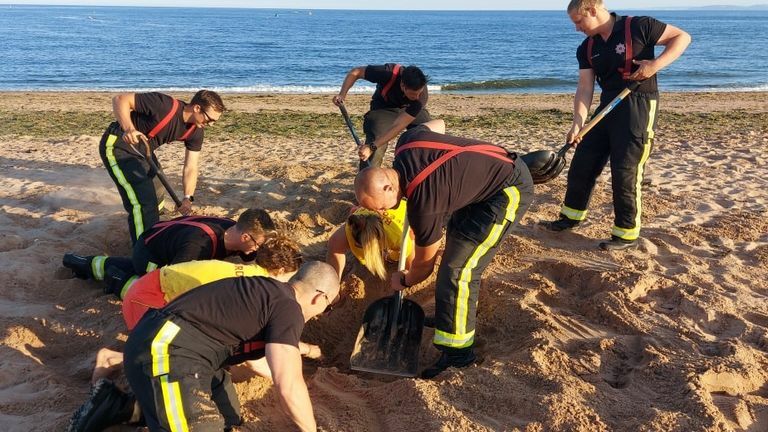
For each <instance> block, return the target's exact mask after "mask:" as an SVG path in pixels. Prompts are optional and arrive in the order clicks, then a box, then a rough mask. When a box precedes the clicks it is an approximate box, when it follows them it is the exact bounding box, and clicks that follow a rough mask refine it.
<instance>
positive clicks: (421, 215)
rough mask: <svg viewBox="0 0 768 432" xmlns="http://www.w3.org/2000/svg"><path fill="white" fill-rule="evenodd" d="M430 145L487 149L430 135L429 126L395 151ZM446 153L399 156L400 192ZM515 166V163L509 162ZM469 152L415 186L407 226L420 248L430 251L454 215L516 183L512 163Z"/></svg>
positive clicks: (468, 141) (422, 151)
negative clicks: (407, 146)
mask: <svg viewBox="0 0 768 432" xmlns="http://www.w3.org/2000/svg"><path fill="white" fill-rule="evenodd" d="M414 141H429V142H437V143H448V144H454V145H458V146H461V147H465V146H468V145H473V144H488V143H487V142H484V141H478V140H473V139H468V138H460V137H455V136H451V135H444V134H439V133H436V132H432V131H431V130H429V128H427V127H426V126H417V127H414V128H413V129H411V130H409V131H407V132H405V133H403V135H401V136H400V140H398V143H397V148H400V147H401V146H403V145H405V144H407V143H410V142H414ZM445 153H446V150H434V149H420V148H415V149H409V150H406V151H404V152H402V153H400V154H398V155H396V156H395V160H394V162H393V164H392V168H394V169H395V170H396V171H397V172H398V173H399V174H400V190H402V191H403V192H405V190H406V187H407V185H408V183H410V182H411V181H412V180H413V178H414V177H416V176H417V175H418V174H419V173H420V172H421V171H422V170H423V169H424V168H426V167H427V166H428V165H429V164H430V163H432V162H433V161H435V160H436V159H438V158H439V157H440V156H442V155H443V154H445ZM510 162H511V159H510ZM510 162H505V161H503V160H500V159H497V158H494V157H490V156H486V155H483V154H478V153H472V152H465V153H461V154H459V155H458V156H455V157H453V158H451V159H449V160H448V161H447V162H446V163H444V164H442V165H441V166H440V167H439V168H437V169H436V170H435V171H433V172H432V173H431V174H430V175H429V176H428V177H427V178H426V179H425V180H424V181H423V182H422V183H421V184H419V185H418V186H416V188H415V189H414V191H413V194H412V195H411V196H410V197H409V198H408V222H410V225H411V229H413V232H414V234H415V237H416V238H415V241H416V245H417V246H421V247H425V246H429V245H431V244H433V243H435V242H437V241H439V240H440V238H441V237H442V236H443V222H444V221H445V219H446V217H447V216H448V215H450V214H451V213H453V212H455V211H456V210H459V209H461V208H463V207H466V206H467V205H469V204H473V203H477V202H481V201H485V200H486V199H488V198H490V197H491V196H493V195H494V194H496V193H497V192H498V191H500V190H502V189H504V188H505V187H508V186H511V185H512V183H513V181H514V173H515V166H514V164H513V163H510Z"/></svg>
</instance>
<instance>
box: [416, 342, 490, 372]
mask: <svg viewBox="0 0 768 432" xmlns="http://www.w3.org/2000/svg"><path fill="white" fill-rule="evenodd" d="M476 360H477V356H476V355H475V350H474V349H473V348H471V347H470V348H462V349H456V348H446V349H445V350H444V351H443V353H442V354H441V355H440V359H438V360H437V363H435V364H433V365H432V366H430V367H428V368H426V369H424V370H423V371H422V372H421V377H422V378H426V379H430V378H434V377H436V376H438V375H439V374H440V373H441V372H443V371H444V370H446V369H448V368H449V367H455V368H463V367H467V366H469V365H471V364H472V363H474V362H475V361H476Z"/></svg>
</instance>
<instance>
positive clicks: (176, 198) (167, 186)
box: [141, 138, 181, 207]
mask: <svg viewBox="0 0 768 432" xmlns="http://www.w3.org/2000/svg"><path fill="white" fill-rule="evenodd" d="M141 142H142V143H143V144H144V150H145V151H146V159H147V163H148V164H149V166H150V167H151V168H152V169H153V170H154V171H155V173H156V174H157V178H159V179H160V183H162V184H163V187H165V190H166V191H168V195H170V196H171V199H172V200H173V202H174V203H175V204H176V207H181V200H180V199H179V196H178V195H176V192H174V191H173V187H171V183H170V182H169V181H168V178H167V177H165V173H163V172H162V171H160V168H158V166H157V164H156V163H155V161H154V159H152V150H151V147H150V146H149V142H147V140H146V138H141Z"/></svg>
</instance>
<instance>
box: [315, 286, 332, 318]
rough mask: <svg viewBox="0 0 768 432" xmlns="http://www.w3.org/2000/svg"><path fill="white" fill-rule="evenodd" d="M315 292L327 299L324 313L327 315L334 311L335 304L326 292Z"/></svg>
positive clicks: (317, 290)
mask: <svg viewBox="0 0 768 432" xmlns="http://www.w3.org/2000/svg"><path fill="white" fill-rule="evenodd" d="M315 292H316V293H318V294H320V295H322V296H323V298H325V303H326V306H325V310H324V311H323V312H322V313H323V314H326V313H328V312H330V311H332V310H333V306H335V303H333V302H332V301H331V299H329V298H328V293H326V292H325V291H320V290H319V289H316V290H315Z"/></svg>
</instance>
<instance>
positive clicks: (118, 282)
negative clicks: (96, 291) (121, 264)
mask: <svg viewBox="0 0 768 432" xmlns="http://www.w3.org/2000/svg"><path fill="white" fill-rule="evenodd" d="M130 278H131V277H130V276H129V275H127V274H126V273H125V272H124V271H122V270H120V269H119V268H117V267H111V266H110V267H107V270H106V271H105V272H104V294H114V295H116V296H117V297H118V298H122V297H121V296H120V293H121V292H122V291H123V287H124V286H125V284H126V282H128V280H129V279H130Z"/></svg>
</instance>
